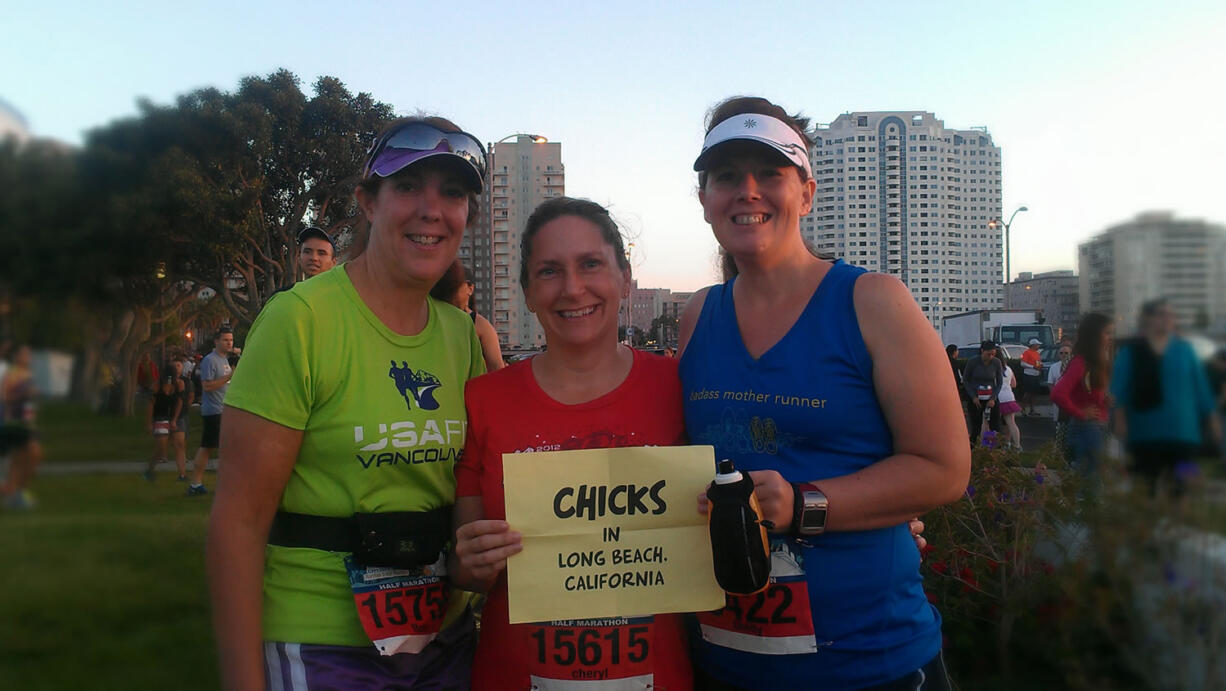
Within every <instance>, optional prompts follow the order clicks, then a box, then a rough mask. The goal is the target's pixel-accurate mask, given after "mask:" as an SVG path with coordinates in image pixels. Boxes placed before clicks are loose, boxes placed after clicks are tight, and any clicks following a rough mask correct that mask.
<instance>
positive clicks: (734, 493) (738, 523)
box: [707, 460, 771, 595]
mask: <svg viewBox="0 0 1226 691" xmlns="http://www.w3.org/2000/svg"><path fill="white" fill-rule="evenodd" d="M707 499H709V500H710V502H711V506H710V508H709V509H708V511H707V525H708V528H709V530H710V533H711V556H712V557H713V558H714V560H715V580H716V581H717V582H718V583H719V587H721V588H723V589H724V590H725V591H726V592H729V593H732V594H734V595H752V594H753V593H756V592H758V591H760V590H762V589H763V588H765V587H766V586H767V585H768V583H769V582H770V571H771V561H770V540H769V539H768V538H767V537H766V527H765V526H764V525H763V524H762V523H763V521H762V509H761V508H759V507H758V500H757V498H756V497H754V494H753V480H752V479H750V477H749V476H748V475H745V474H743V473H741V472H740V471H738V470H737V469H736V468H735V467H734V466H733V465H732V461H729V460H723V461H720V462H719V470H718V472H717V473H716V474H715V482H713V483H711V485H710V486H709V487H707Z"/></svg>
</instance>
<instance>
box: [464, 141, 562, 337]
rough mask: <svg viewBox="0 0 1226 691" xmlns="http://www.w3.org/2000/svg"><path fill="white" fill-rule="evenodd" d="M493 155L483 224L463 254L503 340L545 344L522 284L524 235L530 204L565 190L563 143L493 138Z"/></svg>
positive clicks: (480, 301) (481, 305)
mask: <svg viewBox="0 0 1226 691" xmlns="http://www.w3.org/2000/svg"><path fill="white" fill-rule="evenodd" d="M508 139H512V137H508ZM489 156H490V167H489V168H490V170H489V182H488V185H487V187H488V194H487V195H486V199H485V202H486V203H485V205H484V206H483V211H482V215H483V216H485V218H484V219H482V221H483V224H484V227H481V226H479V227H478V228H476V229H475V230H476V232H474V233H473V240H472V242H469V243H465V244H466V246H465V247H464V248H462V249H461V258H464V257H465V254H466V253H467V254H468V259H467V261H470V262H471V263H472V264H473V266H472V270H473V274H474V278H473V280H474V282H475V283H476V289H477V290H476V292H477V295H478V296H479V297H478V302H477V309H478V311H480V312H481V313H482V314H485V315H488V316H489V320H490V323H492V324H493V325H494V330H495V331H496V332H497V333H498V340H499V342H500V343H502V346H503V347H504V348H539V347H541V346H543V345H545V335H544V333H542V331H541V327H540V324H539V323H538V322H537V320H536V316H535V315H533V314H532V313H531V312H529V311H528V307H527V305H525V304H524V295H523V291H522V290H520V287H519V267H520V238H521V237H522V236H523V231H524V225H525V224H526V223H527V222H528V216H529V215H531V213H532V210H533V209H535V208H536V206H537V205H538V204H540V203H541V202H543V201H545V200H546V199H549V198H551V197H560V196H562V195H563V194H564V193H565V189H566V184H565V183H566V174H565V170H564V168H563V166H562V145H561V144H560V143H559V142H549V141H546V140H545V138H544V137H540V136H537V135H531V134H518V135H513V139H512V140H511V141H502V142H496V143H494V144H491V145H490V146H489ZM487 258H488V259H487Z"/></svg>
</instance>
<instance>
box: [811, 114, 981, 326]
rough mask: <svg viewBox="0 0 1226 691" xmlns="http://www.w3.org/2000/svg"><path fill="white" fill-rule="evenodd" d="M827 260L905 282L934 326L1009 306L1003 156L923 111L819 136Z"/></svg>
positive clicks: (819, 244)
mask: <svg viewBox="0 0 1226 691" xmlns="http://www.w3.org/2000/svg"><path fill="white" fill-rule="evenodd" d="M812 134H813V137H814V139H815V144H814V146H813V147H812V150H811V152H810V160H811V162H812V165H813V176H814V178H815V179H816V181H817V192H816V194H815V195H814V199H813V211H812V212H811V213H810V214H808V215H807V216H805V217H804V218H803V219H802V220H801V233H802V234H803V235H804V237H805V240H806V241H807V242H809V243H810V245H811V246H812V247H814V248H815V249H817V250H818V251H819V252H823V253H827V254H832V255H835V256H839V257H842V258H844V259H845V260H846V261H847V262H848V263H851V264H855V265H857V266H863V267H865V268H867V269H870V270H873V271H880V272H883V273H889V274H893V275H895V276H898V277H899V278H900V279H901V280H902V281H903V283H905V284H906V285H907V287H908V288H910V289H911V294H912V295H914V296H915V299H916V301H917V302H918V303H919V305H920V307H921V308H922V309H923V311H924V314H925V315H927V316H928V319H929V321H931V322H932V324H933V326H935V327H938V328H939V327H940V323H941V317H942V316H945V315H950V314H958V313H960V312H968V311H972V310H980V309H993V308H997V307H1000V306H1001V303H1002V297H1003V292H1002V281H1001V263H1002V251H1001V250H1002V248H1001V230H1000V229H999V228H995V229H994V228H991V227H989V225H988V224H989V223H990V222H991V221H992V220H994V219H998V218H1000V214H1001V191H1000V184H1001V174H1000V148H999V147H997V146H996V145H995V144H993V143H992V137H991V135H990V134H988V132H987V130H986V129H970V130H954V129H947V128H946V127H945V123H944V122H942V121H941V120H938V119H937V118H936V116H934V115H933V114H932V113H928V112H922V111H896V112H854V113H844V114H843V115H840V116H838V117H837V118H835V120H834V122H832V123H830V124H829V125H819V126H818V127H817V128H816V129H815V130H814V131H813V133H812Z"/></svg>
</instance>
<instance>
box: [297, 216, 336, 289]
mask: <svg viewBox="0 0 1226 691" xmlns="http://www.w3.org/2000/svg"><path fill="white" fill-rule="evenodd" d="M334 266H336V243H335V242H334V241H333V240H332V236H331V235H328V234H327V233H325V232H324V231H323V230H321V229H319V228H316V227H315V226H307V227H306V228H303V229H302V230H300V231H298V268H300V269H302V273H303V276H304V277H306V278H311V277H313V276H316V275H318V274H321V273H323V272H325V271H327V270H328V269H331V268H332V267H334Z"/></svg>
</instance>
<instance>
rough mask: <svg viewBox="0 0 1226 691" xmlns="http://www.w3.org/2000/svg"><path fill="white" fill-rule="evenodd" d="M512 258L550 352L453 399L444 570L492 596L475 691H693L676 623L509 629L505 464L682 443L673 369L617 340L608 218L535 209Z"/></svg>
mask: <svg viewBox="0 0 1226 691" xmlns="http://www.w3.org/2000/svg"><path fill="white" fill-rule="evenodd" d="M521 256H522V257H523V265H522V268H521V271H520V283H521V285H522V286H523V290H524V297H525V299H526V302H527V304H528V308H529V309H530V310H532V311H533V312H535V313H536V316H537V319H538V320H539V321H540V323H541V328H542V329H543V330H544V332H545V343H546V345H547V346H548V349H547V350H546V351H545V352H543V353H541V354H539V355H537V356H535V357H533V358H531V359H528V360H521V361H519V362H516V363H514V364H512V365H510V366H509V367H506V368H505V369H502V370H499V371H497V372H493V373H491V374H488V375H486V376H483V377H478V378H477V379H474V380H472V381H470V382H469V383H468V385H467V386H466V387H465V394H464V400H465V405H466V407H467V408H468V423H469V427H468V442H467V444H465V447H464V457H463V459H462V460H461V461H460V463H459V464H458V465H457V466H456V495H457V496H456V504H455V525H456V526H457V530H456V542H455V556H456V559H455V560H454V562H453V564H452V568H450V569H449V571H450V573H451V577H452V583H453V584H454V585H456V586H458V587H462V588H465V589H469V590H475V591H480V592H489V601H488V603H487V605H486V608H485V612H484V614H483V616H482V619H481V638H480V640H479V642H478V646H477V654H476V657H475V659H474V660H473V669H472V688H473V689H474V690H475V691H481V690H482V689H498V690H503V689H507V690H515V689H523V690H524V691H527V689H533V688H566V689H572V690H576V691H577V690H580V689H584V688H592V689H600V688H610V686H609V685H610V684H618V686H617V688H660V689H669V690H670V691H684V690H685V689H690V688H692V685H693V681H692V671H691V668H690V662H689V657H688V655H687V649H686V642H685V633H684V628H683V625H682V620H681V616H680V615H676V614H657V615H655V616H651V615H646V616H636V617H618V618H613V619H585V620H582V621H552V622H536V623H531V624H511V623H509V617H508V611H507V606H508V602H507V581H506V560H507V558H508V557H510V556H512V555H514V554H516V553H517V552H519V551H520V549H521V541H520V535H519V533H516V532H514V531H513V530H511V527H510V526H509V525H508V524H507V522H506V521H505V520H504V519H505V518H506V505H505V502H504V495H503V487H502V455H503V454H504V453H519V452H529V451H556V450H567V449H584V448H610V447H620V446H672V445H677V444H683V443H684V438H685V426H684V424H683V421H682V404H681V383H680V379H679V378H678V376H677V361H676V360H675V359H669V358H664V357H660V356H658V355H651V354H648V353H645V352H642V351H636V350H632V349H631V348H629V347H628V346H625V345H622V344H621V343H618V340H617V336H618V333H617V332H618V324H617V321H618V319H617V316H618V307H619V305H620V304H621V301H622V300H624V299H625V298H627V297H629V295H630V264H629V262H628V261H627V259H626V253H625V250H624V248H623V245H622V238H621V235H620V234H619V232H618V229H617V224H616V223H614V222H613V220H612V219H611V218H610V217H609V214H608V212H607V211H606V210H605V209H604V208H603V207H601V206H600V205H598V204H596V203H594V202H590V201H587V200H583V199H569V198H566V197H559V198H555V199H551V200H549V201H546V202H545V203H543V204H541V205H540V206H539V207H537V209H536V211H534V212H533V213H532V216H531V218H529V219H528V224H527V228H526V229H525V230H524V235H523V240H522V251H521ZM576 642H581V643H582V644H583V646H584V648H583V650H584V653H583V654H582V655H576V654H575V647H574V646H575V645H576ZM589 680H590V681H589Z"/></svg>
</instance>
